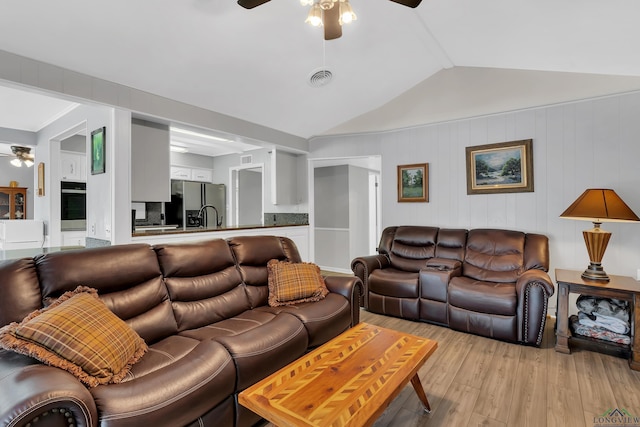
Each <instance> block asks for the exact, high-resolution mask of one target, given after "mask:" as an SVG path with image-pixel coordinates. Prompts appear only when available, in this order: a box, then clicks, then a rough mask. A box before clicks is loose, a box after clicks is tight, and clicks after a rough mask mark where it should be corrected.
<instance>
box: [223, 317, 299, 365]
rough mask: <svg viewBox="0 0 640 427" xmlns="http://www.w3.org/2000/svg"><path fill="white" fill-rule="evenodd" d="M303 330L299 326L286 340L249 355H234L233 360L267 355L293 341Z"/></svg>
mask: <svg viewBox="0 0 640 427" xmlns="http://www.w3.org/2000/svg"><path fill="white" fill-rule="evenodd" d="M303 329H304V325H302V324H300V325H298V329H297V330H296V331H295V332H294V333H293V334H291V335H289V336H288V337H287V338H286V339H284V340H283V341H279V342H277V343H274V344H272V345H270V346H269V347H266V348H263V349H260V350H256V351H251V352H249V353H244V354H239V353H235V354H234V355H233V356H234V357H235V358H242V357H251V356H257V355H259V354H264V353H267V352H269V351H271V350H273V349H274V348H277V347H281V346H282V345H283V344H286V343H288V342H289V341H291V340H293V339H294V338H295V337H297V336H298V334H299V333H300V332H301V331H302V330H303Z"/></svg>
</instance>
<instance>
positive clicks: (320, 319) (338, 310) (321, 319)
mask: <svg viewBox="0 0 640 427" xmlns="http://www.w3.org/2000/svg"><path fill="white" fill-rule="evenodd" d="M348 305H349V302H348V301H344V302H343V303H342V305H341V306H340V307H338V308H337V309H336V310H335V311H334V312H332V313H329V314H326V315H324V316H322V317H314V318H313V319H309V320H307V321H306V322H305V323H313V322H321V321H323V320H327V319H331V318H332V317H334V316H335V315H336V314H337V313H339V312H340V311H342V310H343V309H344V307H345V306H348Z"/></svg>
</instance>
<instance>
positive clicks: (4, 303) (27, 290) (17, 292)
mask: <svg viewBox="0 0 640 427" xmlns="http://www.w3.org/2000/svg"><path fill="white" fill-rule="evenodd" d="M0 277H1V278H2V280H1V281H0V282H1V283H0V285H1V286H0V288H1V289H2V298H0V326H2V325H7V324H9V323H11V322H19V321H21V320H22V319H24V318H25V317H26V316H27V315H28V314H29V313H31V312H32V311H34V310H37V309H39V308H42V295H41V294H40V284H39V283H38V274H37V273H36V267H35V262H34V261H33V259H32V258H23V259H17V260H6V261H0Z"/></svg>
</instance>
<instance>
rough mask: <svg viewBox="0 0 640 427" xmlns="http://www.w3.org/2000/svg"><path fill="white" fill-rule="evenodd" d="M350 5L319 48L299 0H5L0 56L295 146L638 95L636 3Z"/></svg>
mask: <svg viewBox="0 0 640 427" xmlns="http://www.w3.org/2000/svg"><path fill="white" fill-rule="evenodd" d="M351 4H352V6H353V8H354V9H355V11H356V13H357V15H358V20H357V21H355V22H354V23H352V24H350V25H349V26H346V27H345V28H344V31H343V36H342V38H340V39H337V40H332V41H327V42H325V41H324V40H323V37H322V31H321V30H320V29H318V28H313V27H310V26H309V25H307V24H305V23H304V20H305V18H306V15H307V11H308V8H307V7H303V6H301V5H300V2H299V0H271V1H270V2H268V3H266V4H264V5H262V6H260V7H257V8H255V9H252V10H246V9H243V8H241V7H240V6H238V5H237V4H236V2H235V1H234V0H180V1H176V0H135V1H131V0H109V1H107V0H93V1H86V0H63V1H46V0H30V1H19V0H5V1H4V2H3V4H2V11H1V13H0V49H1V50H5V51H8V52H11V53H15V54H19V55H22V56H25V57H28V58H32V59H36V60H38V61H42V62H45V63H50V64H53V65H56V66H60V67H63V68H66V69H69V70H73V71H77V72H81V73H85V74H89V75H92V76H95V77H98V78H101V79H104V80H108V81H112V82H116V83H119V84H122V85H126V86H130V87H134V88H136V89H140V90H144V91H147V92H151V93H154V94H157V95H161V96H164V97H168V98H171V99H175V100H178V101H182V102H185V103H188V104H192V105H195V106H199V107H203V108H206V109H209V110H212V111H216V112H219V113H223V114H227V115H230V116H234V117H238V118H241V119H244V120H247V121H250V122H253V123H257V124H260V125H264V126H267V127H270V128H273V129H277V130H280V131H283V132H287V133H290V134H293V135H296V136H300V137H304V138H310V137H313V136H316V135H323V134H331V133H340V132H362V131H369V130H384V129H390V128H397V127H405V126H412V125H416V124H422V123H427V122H430V121H439V120H447V119H451V118H460V117H461V116H469V115H476V114H486V113H491V112H497V111H506V110H509V109H516V108H523V107H527V106H535V105H543V104H545V103H553V102H563V101H567V100H573V99H580V98H584V97H589V96H598V95H604V94H609V93H618V92H624V91H629V90H637V89H640V55H637V52H638V51H640V26H639V25H637V17H638V16H640V2H637V1H635V0H609V1H606V2H605V1H601V0H583V1H575V0H537V1H529V0H423V2H422V4H421V5H420V6H419V7H418V8H417V9H410V8H407V7H404V6H401V5H398V4H396V3H393V2H390V1H388V0H351ZM0 66H1V64H0ZM323 67H326V68H328V69H329V70H331V72H332V73H333V80H332V81H331V82H330V83H329V84H327V85H326V86H323V87H320V88H317V87H312V86H311V85H309V84H308V78H309V76H310V74H311V73H312V72H313V71H315V70H317V69H319V68H323ZM0 95H1V94H0ZM0 126H2V124H0Z"/></svg>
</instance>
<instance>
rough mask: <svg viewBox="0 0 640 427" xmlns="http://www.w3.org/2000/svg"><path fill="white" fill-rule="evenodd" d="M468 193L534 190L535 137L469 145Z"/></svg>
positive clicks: (467, 149) (467, 150)
mask: <svg viewBox="0 0 640 427" xmlns="http://www.w3.org/2000/svg"><path fill="white" fill-rule="evenodd" d="M466 152H467V194H489V193H521V192H531V191H533V148H532V140H531V139H525V140H521V141H510V142H501V143H498V144H488V145H477V146H475V147H467V148H466Z"/></svg>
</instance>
